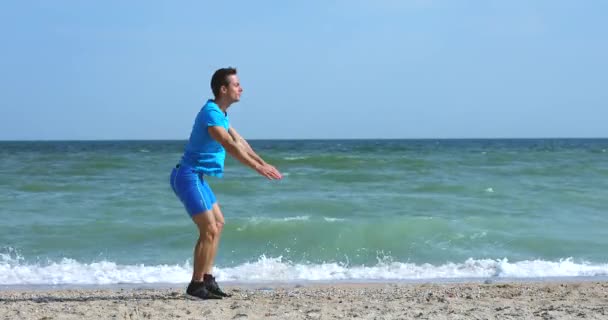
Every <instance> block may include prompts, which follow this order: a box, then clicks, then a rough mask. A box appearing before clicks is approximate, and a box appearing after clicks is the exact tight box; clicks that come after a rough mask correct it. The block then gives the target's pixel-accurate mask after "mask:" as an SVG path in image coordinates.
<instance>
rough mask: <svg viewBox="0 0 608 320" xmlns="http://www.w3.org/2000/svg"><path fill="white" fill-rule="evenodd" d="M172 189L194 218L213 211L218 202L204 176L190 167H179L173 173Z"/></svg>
mask: <svg viewBox="0 0 608 320" xmlns="http://www.w3.org/2000/svg"><path fill="white" fill-rule="evenodd" d="M170 182H171V188H172V189H173V192H175V195H177V197H178V198H179V200H180V201H181V202H182V203H183V204H184V207H185V208H186V211H188V214H189V215H190V216H191V217H192V216H194V215H196V214H198V213H203V212H205V211H209V210H211V208H212V207H213V204H214V203H216V202H217V200H216V199H215V195H214V194H213V191H211V188H210V187H209V184H207V181H205V180H204V179H203V175H202V174H199V173H196V172H194V170H193V169H192V168H190V167H187V166H184V165H177V166H176V167H175V168H173V171H172V172H171V180H170Z"/></svg>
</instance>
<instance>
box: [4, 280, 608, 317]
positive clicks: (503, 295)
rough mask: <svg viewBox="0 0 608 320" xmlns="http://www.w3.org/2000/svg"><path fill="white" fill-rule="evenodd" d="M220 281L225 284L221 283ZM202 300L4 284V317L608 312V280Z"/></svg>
mask: <svg viewBox="0 0 608 320" xmlns="http://www.w3.org/2000/svg"><path fill="white" fill-rule="evenodd" d="M220 284H222V283H221V282H220ZM223 287H224V289H225V290H226V291H228V292H230V293H232V294H233V297H231V298H226V299H222V300H200V299H195V298H190V297H188V296H186V295H185V294H184V292H183V291H184V288H183V286H180V285H172V287H167V288H143V287H141V288H137V287H134V288H118V287H116V288H103V289H100V288H98V287H97V288H96V287H90V288H80V289H75V288H71V289H70V288H61V289H52V288H49V289H48V290H28V289H16V288H14V289H9V290H2V291H0V319H47V320H48V319H175V318H180V319H200V318H205V319H352V318H358V319H359V318H361V319H410V318H412V319H437V318H440V319H443V318H454V319H470V318H500V319H524V318H525V319H529V318H539V319H572V318H583V317H584V318H586V319H606V318H608V281H607V280H605V279H604V280H602V281H599V280H597V279H596V280H587V281H580V279H577V280H573V279H570V280H568V281H564V280H563V279H562V280H552V281H500V282H499V281H496V282H492V283H489V284H488V283H484V282H483V281H475V282H457V283H456V282H444V283H436V282H424V283H403V282H395V283H389V282H373V283H371V282H365V283H363V282H344V283H335V282H332V283H310V282H308V283H306V284H296V283H290V284H286V283H274V285H272V286H270V285H261V284H260V283H258V284H255V285H254V284H249V285H241V284H239V285H236V284H224V285H223Z"/></svg>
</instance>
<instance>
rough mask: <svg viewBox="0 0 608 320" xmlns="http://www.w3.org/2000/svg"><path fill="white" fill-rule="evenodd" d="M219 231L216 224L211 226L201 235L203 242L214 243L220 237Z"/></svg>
mask: <svg viewBox="0 0 608 320" xmlns="http://www.w3.org/2000/svg"><path fill="white" fill-rule="evenodd" d="M218 234H219V230H218V228H217V226H216V225H215V224H209V226H207V228H205V231H204V232H203V234H201V239H202V240H203V241H205V240H206V241H213V240H215V238H216V237H217V236H218Z"/></svg>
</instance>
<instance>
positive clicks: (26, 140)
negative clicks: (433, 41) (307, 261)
mask: <svg viewBox="0 0 608 320" xmlns="http://www.w3.org/2000/svg"><path fill="white" fill-rule="evenodd" d="M576 139H580V140H603V139H608V137H463V138H445V137H439V138H251V139H247V140H248V141H338V140H340V141H356V140H359V141H370V140H412V141H413V140H576ZM117 141H121V142H130V141H133V142H137V141H140V142H146V141H167V142H170V141H188V139H18V140H4V139H0V143H1V142H117Z"/></svg>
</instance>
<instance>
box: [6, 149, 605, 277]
mask: <svg viewBox="0 0 608 320" xmlns="http://www.w3.org/2000/svg"><path fill="white" fill-rule="evenodd" d="M184 144H185V142H184V141H103V142H102V141H94V142H0V157H1V159H2V160H1V165H0V218H1V220H2V224H0V285H2V284H58V283H61V284H82V283H92V284H106V283H156V282H169V283H181V282H186V281H188V280H189V277H190V263H191V252H192V246H193V244H194V241H195V240H196V238H197V234H196V229H195V227H194V225H193V224H192V223H191V222H190V220H189V218H188V216H187V214H186V213H185V211H184V209H183V208H182V206H181V204H180V203H179V201H178V200H177V198H176V197H175V196H174V195H173V193H172V192H171V188H170V186H169V183H168V178H169V174H170V171H171V168H172V167H173V166H174V165H175V163H176V162H177V161H178V159H179V158H180V155H181V152H182V148H183V146H184ZM252 145H253V146H254V148H255V149H256V150H257V151H258V152H259V153H260V154H261V155H262V156H263V157H264V158H265V159H266V160H267V161H268V162H270V163H272V164H273V165H275V166H276V167H277V168H278V169H279V170H281V172H283V173H284V175H285V178H284V179H283V180H282V181H268V180H266V179H264V178H262V177H260V176H257V174H256V173H255V172H254V171H251V170H249V169H247V168H245V167H243V166H242V165H240V164H238V163H237V162H236V161H234V160H232V159H229V160H228V161H227V163H226V173H225V178H223V179H217V178H209V180H208V181H209V183H210V185H211V187H212V188H213V190H214V192H215V194H216V196H217V198H218V200H219V202H220V205H221V206H222V209H223V212H224V215H225V218H226V226H225V232H224V234H223V236H222V243H221V247H220V252H219V255H218V257H217V259H216V265H217V266H216V270H215V273H216V274H218V276H219V277H220V279H222V280H224V281H231V280H234V281H250V280H251V281H259V280H269V281H293V280H341V279H350V280H378V279H380V280H382V279H434V278H461V277H463V278H464V277H466V278H471V277H511V278H523V277H552V276H592V277H593V276H606V275H608V254H607V253H606V252H607V251H606V248H607V247H608V232H607V231H606V230H608V220H607V219H606V215H607V213H608V161H607V160H608V152H607V150H608V139H545V140H540V139H538V140H536V139H529V140H527V139H525V140H323V141H307V140H299V141H285V140H280V141H261V140H260V141H253V142H252Z"/></svg>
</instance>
